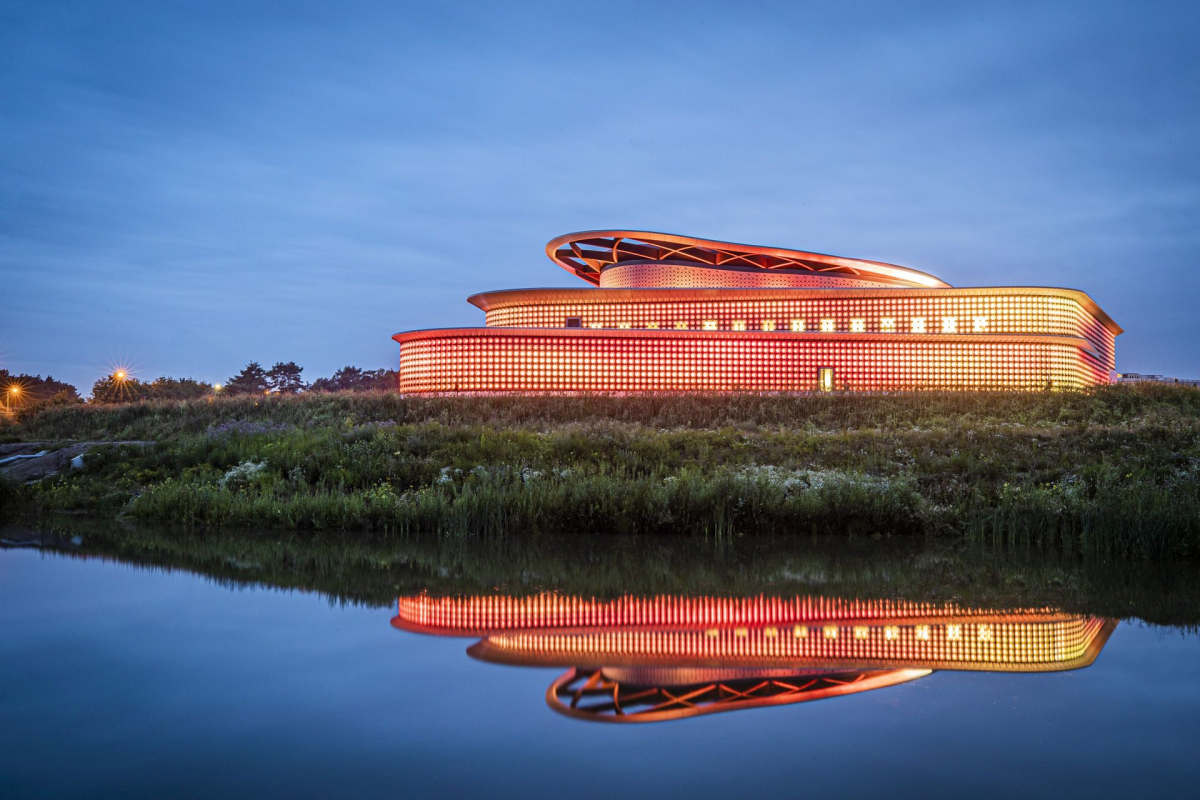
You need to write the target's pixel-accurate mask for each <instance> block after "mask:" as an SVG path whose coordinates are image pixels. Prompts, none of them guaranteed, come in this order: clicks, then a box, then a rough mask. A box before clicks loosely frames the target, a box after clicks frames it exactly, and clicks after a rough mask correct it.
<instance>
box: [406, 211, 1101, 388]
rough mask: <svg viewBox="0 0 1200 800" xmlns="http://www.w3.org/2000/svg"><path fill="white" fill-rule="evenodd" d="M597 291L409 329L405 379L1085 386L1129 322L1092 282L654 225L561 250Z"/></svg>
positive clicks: (485, 306)
mask: <svg viewBox="0 0 1200 800" xmlns="http://www.w3.org/2000/svg"><path fill="white" fill-rule="evenodd" d="M546 252H547V254H548V255H549V256H550V258H551V259H552V260H553V261H554V262H555V263H556V264H558V265H559V266H561V267H563V268H564V269H566V270H568V271H570V272H572V273H574V274H575V275H577V276H578V277H580V278H582V279H583V280H585V281H586V282H588V283H590V284H593V286H592V287H589V288H581V289H516V290H508V291H497V292H485V293H483V294H477V295H474V296H472V297H471V298H469V301H470V302H471V303H472V304H473V305H475V306H477V307H478V308H480V309H482V310H483V311H484V313H485V320H486V323H485V324H486V327H483V328H458V329H444V330H426V331H413V332H408V333H400V334H396V335H395V336H394V337H393V338H394V339H395V340H396V341H398V342H399V343H400V346H401V347H400V389H401V391H403V392H476V393H481V392H578V391H584V392H587V391H601V392H654V391H756V392H761V391H769V392H775V391H812V390H823V391H832V390H857V391H903V390H916V389H1025V390H1039V389H1047V388H1050V389H1068V388H1080V387H1085V386H1091V385H1095V384H1100V383H1107V382H1109V381H1110V379H1111V375H1112V372H1113V369H1114V366H1115V356H1114V340H1115V337H1116V336H1117V335H1119V334H1120V333H1121V328H1120V327H1119V326H1118V325H1117V324H1116V323H1115V322H1113V320H1112V319H1111V318H1110V317H1109V316H1108V315H1107V314H1106V313H1105V312H1104V311H1103V310H1102V309H1101V308H1100V307H1099V306H1097V305H1096V303H1095V302H1094V301H1093V300H1092V299H1091V298H1090V297H1088V296H1087V295H1086V294H1085V293H1083V292H1080V291H1077V290H1074V289H1057V288H1040V287H1010V286H1004V287H985V288H965V289H956V288H953V287H951V286H949V285H948V284H946V283H944V282H942V281H941V280H939V279H938V278H935V277H934V276H932V275H929V274H927V273H924V272H919V271H917V270H913V269H909V268H907V267H900V266H896V265H893V264H883V263H880V262H875V261H862V260H857V259H850V258H841V257H837V256H827V255H821V254H818V253H808V252H803V251H798V250H782V249H778V248H767V247H756V246H750V245H735V244H729V243H726V242H716V241H710V240H706V239H695V238H691V237H684V236H674V235H669V234H658V233H646V232H640V231H589V232H586V233H576V234H568V235H566V236H560V237H558V238H556V239H553V240H551V242H550V243H549V244H548V245H547V246H546Z"/></svg>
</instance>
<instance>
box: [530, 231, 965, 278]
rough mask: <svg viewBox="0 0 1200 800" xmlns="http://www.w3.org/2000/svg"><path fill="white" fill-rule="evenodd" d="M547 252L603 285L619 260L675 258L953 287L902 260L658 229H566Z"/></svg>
mask: <svg viewBox="0 0 1200 800" xmlns="http://www.w3.org/2000/svg"><path fill="white" fill-rule="evenodd" d="M546 255H547V256H549V257H550V260H551V261H553V262H554V263H555V264H558V265H559V266H560V267H562V268H563V269H565V270H567V271H568V272H571V273H573V274H575V275H577V276H579V277H580V278H583V279H584V280H585V281H587V282H588V283H591V284H594V285H599V283H600V273H601V272H602V271H603V270H604V269H605V268H606V267H609V266H611V265H613V264H620V263H623V262H637V261H641V262H646V261H651V262H653V261H672V262H691V263H694V264H696V265H697V266H707V267H710V268H720V267H721V266H730V267H739V268H742V269H745V268H752V269H761V270H776V269H782V270H788V271H808V272H812V273H818V274H819V273H829V274H830V275H831V276H833V275H838V276H845V275H854V276H858V277H862V278H866V279H869V280H878V281H880V282H881V283H885V284H888V285H891V286H911V287H919V288H927V289H948V288H950V284H948V283H946V282H944V281H942V280H941V279H939V278H937V277H935V276H933V275H930V274H929V273H927V272H921V271H920V270H915V269H910V268H909V267H901V266H898V265H896V264H885V263H883V262H880V261H864V260H862V259H857V258H843V257H841V256H830V255H824V254H822V253H810V252H807V251H804V250H787V249H784V248H780V247H761V246H759V245H752V244H735V243H733V242H722V241H717V240H715V239H699V238H696V237H694V236H679V235H677V234H673V233H654V232H652V231H630V230H599V231H580V232H578V233H566V234H563V235H562V236H556V237H555V238H553V239H551V240H550V241H549V242H547V243H546Z"/></svg>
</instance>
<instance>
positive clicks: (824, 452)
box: [0, 386, 1200, 559]
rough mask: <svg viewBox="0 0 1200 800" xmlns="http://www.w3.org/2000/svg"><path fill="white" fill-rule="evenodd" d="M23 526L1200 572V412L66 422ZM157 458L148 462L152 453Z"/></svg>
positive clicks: (433, 402) (1098, 403)
mask: <svg viewBox="0 0 1200 800" xmlns="http://www.w3.org/2000/svg"><path fill="white" fill-rule="evenodd" d="M0 437H3V439H4V440H5V441H9V442H14V441H23V442H31V443H32V442H38V443H41V444H40V445H39V446H43V447H57V446H61V445H63V444H66V443H68V442H73V441H89V442H94V441H106V440H113V441H117V440H124V441H135V442H138V444H136V445H114V446H111V447H93V448H92V449H91V450H89V451H88V453H87V455H86V456H85V458H84V465H83V467H82V469H70V470H64V471H61V472H59V473H57V474H56V475H53V476H51V477H47V478H43V479H41V480H39V481H36V482H33V483H21V482H14V481H7V482H6V483H5V484H4V486H3V487H0V492H2V493H3V494H0V500H3V502H4V504H5V506H6V507H7V508H9V509H15V510H21V509H24V510H29V511H38V512H58V511H75V512H89V513H92V514H94V515H105V516H129V517H133V518H140V519H144V520H152V521H164V522H172V523H186V524H190V525H194V526H202V527H263V526H267V527H280V528H292V529H323V530H329V531H351V530H363V531H376V532H383V533H389V534H395V533H405V532H438V533H445V534H481V535H486V534H501V535H503V534H512V533H526V532H572V533H612V532H618V533H626V534H641V535H664V534H701V535H710V536H715V537H736V536H754V535H759V534H803V535H809V534H832V535H856V536H873V535H880V536H895V535H926V536H936V537H958V538H965V539H969V540H973V541H977V542H983V543H993V544H1000V545H1004V546H1008V547H1040V548H1053V549H1056V550H1063V551H1070V552H1081V553H1084V554H1088V555H1092V556H1101V557H1130V558H1143V559H1171V558H1195V557H1196V556H1197V555H1198V554H1200V391H1197V390H1194V389H1190V388H1179V387H1171V386H1110V387H1101V388H1096V389H1091V390H1086V391H1080V392H1064V393H1024V394H1020V393H970V394H966V393H952V392H946V393H941V392H926V393H913V394H896V395H884V394H878V395H865V394H864V395H843V394H826V395H813V394H801V395H673V396H667V395H663V396H604V395H596V396H577V397H561V396H559V397H505V396H490V397H401V396H399V395H397V394H395V393H389V392H366V393H349V392H347V393H333V394H320V395H301V396H258V397H254V396H246V397H230V398H216V399H213V398H208V399H202V400H192V401H182V402H162V401H159V402H140V403H130V404H124V405H107V406H92V405H72V406H62V407H48V408H45V409H44V410H41V411H39V412H37V413H34V414H30V415H27V416H26V417H24V418H23V419H20V420H18V421H16V422H9V423H5V425H4V426H3V427H0ZM147 442H149V443H150V444H146V443H147Z"/></svg>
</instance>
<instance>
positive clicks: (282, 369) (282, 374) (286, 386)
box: [267, 361, 304, 394]
mask: <svg viewBox="0 0 1200 800" xmlns="http://www.w3.org/2000/svg"><path fill="white" fill-rule="evenodd" d="M301 372H304V367H301V366H299V365H298V364H297V363H296V362H295V361H288V362H287V363H286V364H285V363H284V362H282V361H277V362H276V363H275V366H273V367H271V369H270V370H268V371H267V383H269V384H270V386H271V389H273V390H274V391H276V392H279V393H280V394H296V393H297V392H300V391H303V390H304V379H303V378H301V377H300V373H301Z"/></svg>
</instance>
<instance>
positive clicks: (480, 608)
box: [396, 593, 1045, 636]
mask: <svg viewBox="0 0 1200 800" xmlns="http://www.w3.org/2000/svg"><path fill="white" fill-rule="evenodd" d="M996 613H997V612H995V611H993V610H990V609H968V608H963V607H961V606H957V605H953V604H951V603H914V602H909V601H904V600H845V599H842V598H837V597H806V596H798V597H766V596H764V595H758V596H756V597H689V596H678V595H660V596H656V597H632V596H630V597H619V598H616V599H612V600H597V599H595V598H587V597H574V596H569V595H562V594H557V593H543V594H536V595H527V596H524V597H514V596H510V595H499V594H496V595H482V596H470V597H431V596H429V595H427V594H420V595H414V596H411V597H401V598H399V599H398V600H397V603H396V616H397V618H398V619H399V620H400V621H402V622H403V623H404V624H405V625H406V626H411V627H414V628H421V629H424V630H426V631H428V632H431V633H442V634H447V635H450V636H467V635H484V634H487V633H494V632H497V631H504V630H546V629H551V630H554V629H559V630H561V629H564V628H566V629H570V628H592V627H613V626H617V627H638V626H651V627H655V626H659V627H661V626H678V627H706V626H710V625H720V626H731V625H732V626H738V625H760V624H762V623H764V622H772V623H774V624H777V625H782V624H791V623H797V622H813V621H815V620H870V619H880V618H883V617H886V618H888V619H890V620H899V619H905V620H930V619H939V618H943V617H955V618H958V619H964V618H974V617H981V616H995V614H996ZM1003 613H1005V614H1007V615H1012V614H1034V613H1045V610H1038V609H1013V610H1008V611H1005V612H1003Z"/></svg>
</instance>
